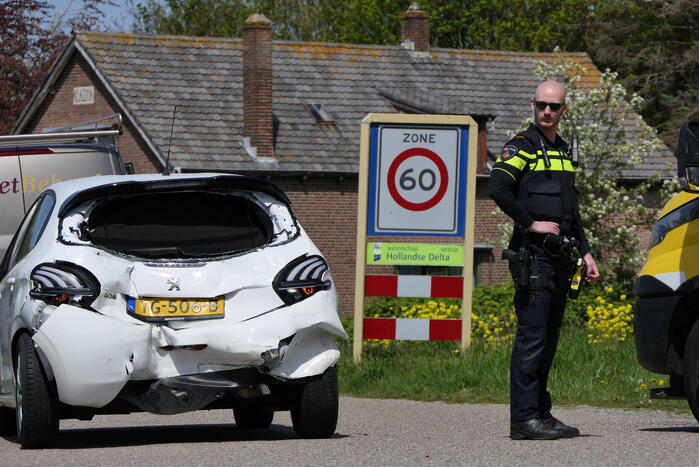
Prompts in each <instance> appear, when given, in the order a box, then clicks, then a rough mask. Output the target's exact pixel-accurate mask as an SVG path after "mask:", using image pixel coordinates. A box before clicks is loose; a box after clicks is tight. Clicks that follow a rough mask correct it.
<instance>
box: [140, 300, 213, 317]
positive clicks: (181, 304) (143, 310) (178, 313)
mask: <svg viewBox="0 0 699 467" xmlns="http://www.w3.org/2000/svg"><path fill="white" fill-rule="evenodd" d="M129 311H130V312H131V313H132V314H133V315H135V317H136V318H139V319H143V320H146V321H167V320H173V319H185V320H187V319H207V318H222V317H223V313H224V299H223V297H218V298H214V299H209V298H176V299H166V298H141V299H137V300H135V303H134V304H133V305H132V306H129Z"/></svg>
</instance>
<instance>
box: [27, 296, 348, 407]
mask: <svg viewBox="0 0 699 467" xmlns="http://www.w3.org/2000/svg"><path fill="white" fill-rule="evenodd" d="M334 303H335V301H334V297H333V296H332V295H331V294H329V293H318V294H316V295H314V296H313V297H310V298H308V299H307V300H304V301H302V302H300V303H297V304H295V305H292V306H288V307H283V308H280V309H278V310H275V311H272V312H269V313H266V314H263V315H260V316H257V317H254V318H251V319H247V320H245V321H242V322H228V323H224V322H222V321H219V320H211V325H205V326H203V325H201V324H200V325H198V326H196V327H191V328H183V329H173V328H171V327H168V326H167V325H160V324H150V323H142V324H140V323H139V324H135V323H133V322H128V321H125V320H122V319H119V318H115V317H111V316H105V315H101V314H98V313H94V312H92V311H88V310H85V309H82V308H77V307H74V306H70V305H61V306H60V307H58V308H57V309H55V310H54V311H53V313H51V315H50V316H49V317H48V318H47V319H46V320H45V322H44V323H43V324H42V325H41V327H40V328H39V329H38V330H37V332H36V333H35V334H34V336H33V338H34V341H35V343H36V345H37V349H38V350H39V353H40V355H41V356H42V360H43V362H44V364H45V366H46V367H47V371H48V372H49V374H50V375H52V376H53V378H54V379H55V381H56V387H57V389H58V396H59V399H60V400H61V402H63V403H65V404H69V405H74V406H84V407H95V408H99V407H104V406H105V405H106V404H108V403H109V402H111V401H112V400H113V399H114V398H115V397H116V396H117V395H118V394H119V393H120V391H121V390H122V388H123V387H124V386H125V384H126V383H127V382H128V381H137V380H166V379H167V378H173V377H178V376H184V375H196V374H203V373H210V372H220V371H226V370H234V369H239V368H258V369H259V371H260V372H261V373H266V374H269V375H271V376H273V377H276V378H277V379H279V380H288V379H298V378H305V377H308V376H314V375H318V374H321V373H323V371H325V370H326V369H327V368H328V367H329V366H332V365H334V364H335V362H337V360H338V358H339V351H338V349H337V346H336V344H335V342H334V339H333V337H332V336H333V335H334V336H338V337H340V338H346V334H345V332H344V330H343V328H342V324H341V323H340V320H339V317H338V315H337V311H336V308H335V306H334Z"/></svg>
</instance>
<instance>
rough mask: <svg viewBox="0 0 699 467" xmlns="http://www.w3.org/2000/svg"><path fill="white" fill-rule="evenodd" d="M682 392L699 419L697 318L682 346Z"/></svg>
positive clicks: (698, 341)
mask: <svg viewBox="0 0 699 467" xmlns="http://www.w3.org/2000/svg"><path fill="white" fill-rule="evenodd" d="M683 379H684V393H685V394H686V396H687V402H688V403H689V408H690V409H691V410H692V413H693V414H694V418H696V419H697V421H699V320H698V321H696V322H695V323H694V326H693V327H692V330H691V331H690V332H689V336H687V342H686V343H685V346H684V378H683Z"/></svg>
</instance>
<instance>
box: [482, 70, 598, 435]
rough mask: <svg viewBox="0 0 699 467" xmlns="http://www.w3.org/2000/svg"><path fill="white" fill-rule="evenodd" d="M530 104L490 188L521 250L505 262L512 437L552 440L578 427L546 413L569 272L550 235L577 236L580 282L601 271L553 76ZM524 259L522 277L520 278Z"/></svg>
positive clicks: (563, 252) (566, 259)
mask: <svg viewBox="0 0 699 467" xmlns="http://www.w3.org/2000/svg"><path fill="white" fill-rule="evenodd" d="M531 109H532V111H533V112H534V124H531V125H529V128H527V129H526V130H525V131H523V132H521V133H519V134H518V135H517V136H515V137H514V138H513V139H512V140H510V141H509V142H508V143H507V144H506V145H505V147H504V148H503V151H502V154H501V155H500V157H499V158H498V160H497V161H496V163H495V166H494V167H493V170H492V172H491V174H490V183H489V186H488V192H489V195H490V197H491V198H492V199H493V200H494V201H495V202H496V204H497V205H498V206H499V207H500V209H502V210H503V211H504V212H505V214H507V215H508V216H509V217H511V218H512V219H513V220H514V222H515V227H514V231H513V235H512V239H511V241H510V244H509V247H508V249H509V250H511V251H514V252H520V253H521V254H520V255H518V257H517V260H516V261H512V262H511V263H510V269H511V271H512V273H513V277H514V278H515V281H516V282H517V284H518V286H517V291H516V292H515V298H514V303H515V311H516V313H517V333H516V335H515V342H514V346H513V349H512V359H511V362H510V422H511V423H510V438H512V439H557V438H561V437H573V436H578V435H579V434H580V432H579V430H578V429H577V428H574V427H572V426H568V425H566V424H564V423H563V422H561V421H560V420H558V419H556V418H555V417H554V416H553V415H551V396H550V394H549V393H548V391H547V388H546V386H547V381H548V375H549V370H550V369H551V363H552V362H553V357H554V354H555V352H556V346H557V344H558V337H559V332H560V327H561V323H562V320H563V310H564V306H565V300H566V294H567V291H568V288H569V285H568V280H569V271H570V269H569V268H570V257H569V255H568V254H567V252H566V250H565V249H564V248H561V243H560V242H558V243H555V242H552V241H551V240H552V239H561V236H566V237H568V238H573V239H575V240H577V242H578V243H579V250H580V254H581V255H582V256H583V260H584V261H585V265H586V267H587V275H586V279H587V280H588V281H592V280H595V279H597V278H598V277H599V272H598V270H597V265H596V264H595V260H594V259H593V257H592V254H591V253H590V245H589V243H588V241H587V239H586V237H585V232H584V231H583V227H582V224H581V221H580V213H579V210H578V196H577V192H576V190H575V165H577V163H576V161H573V160H572V159H571V157H570V155H569V154H568V144H567V143H566V142H565V141H563V139H562V138H561V137H560V136H559V135H558V133H557V131H558V124H559V122H560V120H561V117H562V116H563V114H564V112H565V111H566V105H565V89H564V87H563V85H561V83H559V82H557V81H545V82H543V83H541V84H539V86H538V87H537V88H536V93H535V96H534V99H532V101H531ZM547 234H551V236H549V237H547ZM545 240H546V242H545ZM525 259H527V260H528V261H527V262H526V264H527V268H526V269H527V271H528V277H520V276H521V275H522V274H523V273H522V270H523V268H522V267H520V266H521V264H522V263H521V262H522V261H524V260H525Z"/></svg>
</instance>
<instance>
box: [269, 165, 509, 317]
mask: <svg viewBox="0 0 699 467" xmlns="http://www.w3.org/2000/svg"><path fill="white" fill-rule="evenodd" d="M272 181H273V182H274V183H276V184H277V185H279V187H280V188H282V189H283V190H284V191H285V192H286V193H287V195H289V198H290V199H291V202H292V208H293V211H294V214H295V215H296V217H297V219H298V220H299V222H300V223H301V225H302V226H303V227H304V229H305V230H306V232H307V233H308V235H309V236H310V237H311V239H313V241H314V242H315V244H316V245H317V246H318V248H319V249H320V251H322V252H323V255H325V257H326V258H327V260H328V263H329V264H330V268H331V269H332V272H333V278H334V279H335V282H336V286H337V291H338V294H339V295H340V304H341V307H342V312H343V313H344V314H350V313H352V311H353V309H354V308H353V303H354V274H355V261H356V258H355V249H356V231H357V177H356V176H351V177H348V176H346V177H342V178H340V177H301V176H299V177H279V176H277V177H272ZM486 185H487V179H486V178H481V179H479V180H478V186H477V189H476V198H477V199H476V213H477V214H476V225H475V231H476V232H475V241H476V243H487V244H490V245H493V246H496V245H497V244H498V240H499V238H500V234H499V232H498V230H497V224H498V223H501V222H503V220H504V219H505V218H504V217H503V215H501V214H500V215H493V214H491V212H492V211H493V210H494V209H495V204H494V203H493V202H492V201H491V200H490V199H489V198H488V197H487V187H486ZM372 240H374V241H383V242H390V241H393V242H408V243H409V242H414V243H461V242H463V240H462V239H459V238H445V237H390V236H380V237H369V238H368V241H372ZM500 251H501V248H500V247H499V246H496V248H495V250H494V253H493V256H492V257H491V258H490V261H489V262H486V263H483V264H482V265H481V270H480V271H481V272H480V275H481V281H482V282H484V283H496V282H502V281H504V280H507V279H508V277H509V276H507V270H506V267H505V263H504V262H503V261H500V260H499V258H500ZM370 272H372V273H384V274H390V273H392V272H393V268H392V267H385V266H384V267H373V269H372V270H371V271H370Z"/></svg>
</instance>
